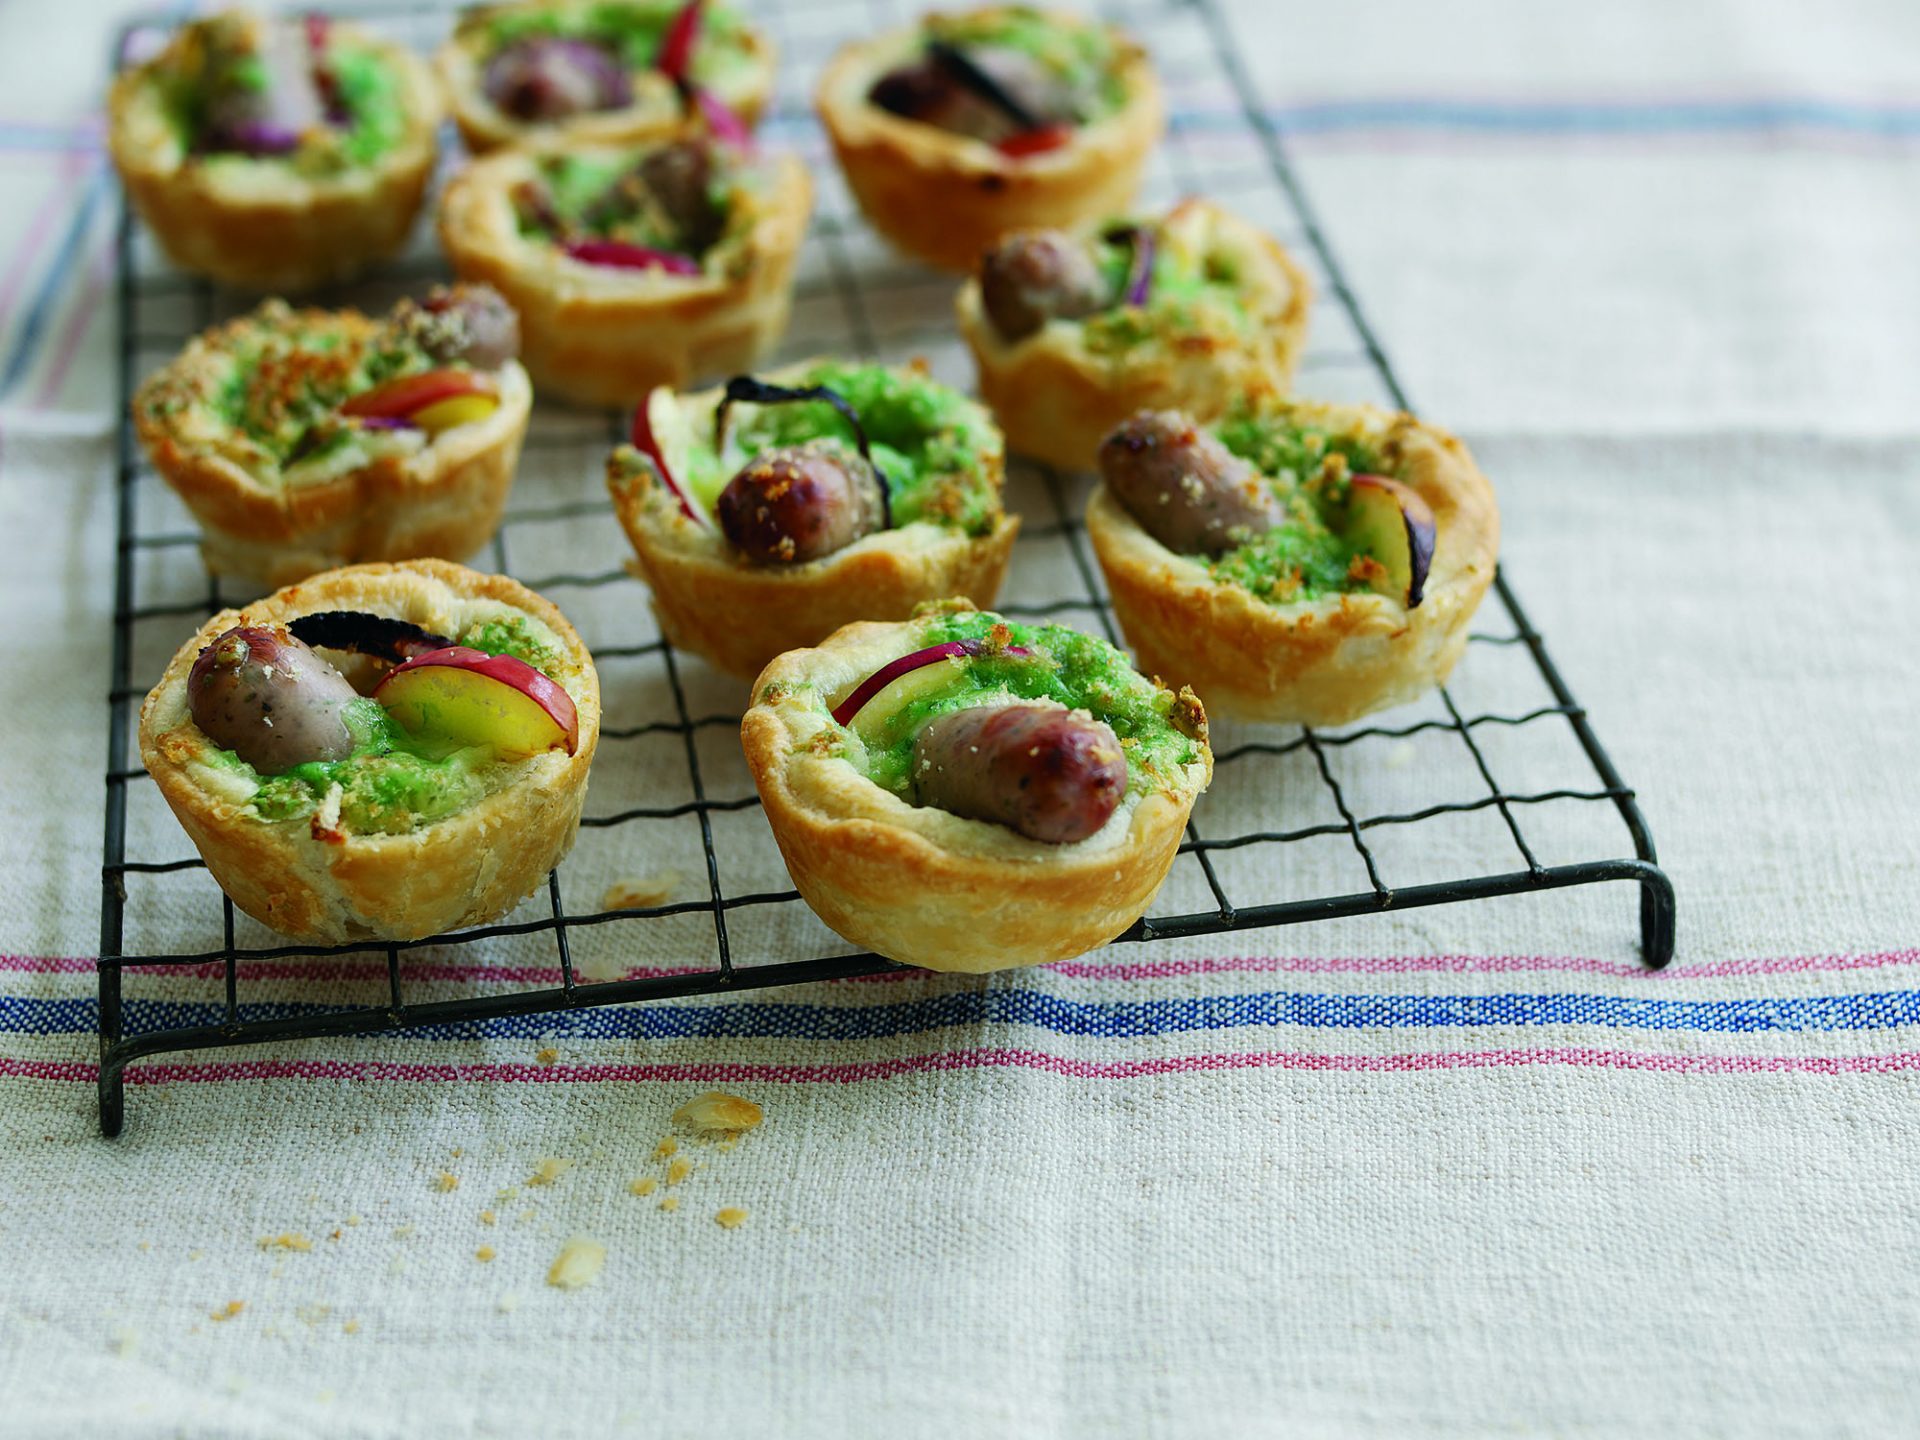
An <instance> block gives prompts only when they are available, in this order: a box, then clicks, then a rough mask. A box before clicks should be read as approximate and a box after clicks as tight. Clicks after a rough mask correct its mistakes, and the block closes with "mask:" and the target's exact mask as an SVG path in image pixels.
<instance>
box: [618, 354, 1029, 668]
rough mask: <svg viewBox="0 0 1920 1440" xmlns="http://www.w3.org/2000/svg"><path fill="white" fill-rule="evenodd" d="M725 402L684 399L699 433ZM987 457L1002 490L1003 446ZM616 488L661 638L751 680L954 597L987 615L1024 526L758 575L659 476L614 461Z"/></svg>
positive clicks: (925, 529)
mask: <svg viewBox="0 0 1920 1440" xmlns="http://www.w3.org/2000/svg"><path fill="white" fill-rule="evenodd" d="M808 369H809V367H808V366H807V365H799V366H794V367H792V368H790V369H788V370H785V371H781V372H776V373H775V374H773V375H771V376H769V377H767V378H770V379H773V380H776V381H782V380H784V382H785V383H793V382H794V381H796V380H798V379H799V378H800V377H801V376H803V375H804V374H805V373H806V371H807V370H808ZM720 395H721V392H720V391H719V390H717V389H716V390H708V391H704V392H702V393H700V394H697V395H683V396H679V397H676V401H677V404H678V405H679V406H680V407H682V408H683V409H685V410H687V411H690V412H691V414H692V417H693V418H692V420H691V423H692V424H693V425H694V426H696V427H703V428H705V429H710V428H711V425H712V415H713V411H714V408H715V406H717V405H718V404H719V401H720ZM656 403H657V402H656ZM995 435H996V439H997V432H995ZM981 459H982V461H983V462H984V463H985V465H986V466H987V467H988V473H989V474H990V476H991V478H992V482H993V485H994V487H995V488H996V489H998V488H999V486H1000V485H1001V483H1002V475H1003V470H1002V466H1003V456H1002V454H1001V451H1000V449H999V447H998V446H997V445H996V446H995V448H994V449H993V450H992V451H991V452H990V453H987V454H984V455H982V457H981ZM607 488H608V489H609V491H611V493H612V495H613V508H614V512H615V514H617V515H618V516H619V518H620V524H621V526H622V527H623V528H624V529H625V530H626V532H627V538H628V539H629V540H630V541H631V542H632V543H633V549H634V556H635V559H634V565H633V568H634V570H635V572H636V573H637V574H638V575H639V576H640V578H641V579H642V580H644V581H646V583H647V587H648V589H649V590H651V591H652V594H653V609H654V613H655V614H656V615H657V616H658V617H659V620H660V630H661V633H662V634H663V635H665V636H666V638H667V639H668V640H669V641H670V642H672V643H673V644H674V645H677V646H679V647H680V648H682V649H685V650H691V651H693V652H694V653H695V654H697V655H703V656H705V657H706V658H707V659H708V660H709V661H711V662H712V663H713V664H714V665H715V666H717V667H718V668H720V669H722V670H725V671H727V672H728V673H729V674H732V675H737V676H739V677H740V678H741V679H743V680H744V679H747V678H749V677H751V676H753V675H756V674H758V673H759V672H760V670H761V668H762V667H763V666H765V665H766V664H767V663H768V662H769V661H771V660H772V659H773V658H774V657H775V656H776V655H780V654H782V653H783V652H785V651H788V650H797V649H800V648H801V647H803V646H807V645H816V644H818V643H820V641H822V640H823V639H825V638H826V636H828V635H829V634H831V633H832V632H833V631H834V630H836V629H838V628H839V627H840V626H842V625H845V624H847V623H848V622H850V621H854V620H902V619H905V618H906V617H907V616H909V615H911V614H912V613H913V611H914V608H915V607H916V606H918V605H920V604H923V603H925V602H926V601H929V600H937V599H941V598H944V597H946V596H950V595H964V596H966V597H967V598H969V599H971V600H973V601H975V602H976V603H978V604H980V605H982V606H985V605H990V604H991V603H992V602H993V599H994V597H995V596H996V595H998V594H999V593H1000V584H1001V581H1002V580H1003V579H1005V577H1006V573H1007V562H1008V559H1009V558H1010V557H1011V555H1012V553H1013V542H1014V539H1015V537H1016V536H1017V535H1018V534H1019V532H1020V521H1019V519H1018V517H1016V516H1012V515H1005V514H1003V515H1002V516H1001V517H1000V518H999V521H998V523H997V524H996V525H995V526H994V528H993V529H992V530H991V531H990V532H988V533H987V534H985V535H977V536H976V535H968V534H966V533H965V532H964V531H962V530H958V529H954V528H951V527H948V526H945V525H940V524H937V523H935V522H934V521H931V520H917V521H914V522H912V523H911V524H907V525H902V526H900V527H898V528H897V529H892V530H881V531H876V532H875V533H873V534H871V535H866V536H863V537H862V538H860V539H859V540H856V541H855V542H854V543H853V544H851V545H849V546H847V547H846V548H845V549H844V550H838V551H835V552H834V553H833V554H831V555H827V556H824V557H822V558H821V559H818V560H812V561H808V562H806V563H804V564H799V565H782V566H768V565H752V564H748V563H747V562H745V561H743V560H742V559H740V558H739V556H738V554H737V552H735V550H734V549H733V547H732V546H731V545H730V544H728V543H727V540H726V537H725V536H724V535H723V534H721V532H720V529H719V527H718V526H717V525H716V524H714V523H713V522H712V521H711V519H710V518H709V519H708V520H707V521H706V522H705V523H702V522H700V521H695V520H690V519H688V518H687V516H686V514H685V513H684V512H683V511H682V510H681V508H680V502H679V500H678V499H677V498H676V497H675V496H674V495H673V493H672V492H671V491H669V490H668V489H667V488H666V487H665V486H664V485H662V484H661V483H660V482H659V481H658V480H657V479H655V478H654V473H653V470H652V469H651V467H646V468H642V469H641V470H639V471H638V472H637V473H635V472H632V471H628V470H622V469H621V468H620V467H619V466H618V465H617V463H613V462H610V463H609V465H608V469H607Z"/></svg>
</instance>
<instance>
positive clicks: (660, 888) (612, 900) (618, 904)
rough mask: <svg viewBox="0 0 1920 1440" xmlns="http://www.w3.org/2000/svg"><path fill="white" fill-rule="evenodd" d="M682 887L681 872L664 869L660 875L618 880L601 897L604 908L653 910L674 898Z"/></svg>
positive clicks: (601, 905) (601, 906) (602, 907)
mask: <svg viewBox="0 0 1920 1440" xmlns="http://www.w3.org/2000/svg"><path fill="white" fill-rule="evenodd" d="M679 888H680V872H679V871H677V870H663V871H661V872H660V873H659V874H658V875H646V876H641V877H639V878H637V879H633V880H616V881H614V882H613V884H611V885H609V886H608V887H607V893H606V894H604V895H602V896H601V897H600V908H601V909H602V910H651V909H652V908H653V907H654V906H656V905H664V904H666V903H667V902H668V901H669V900H671V899H673V897H674V893H675V892H676V891H677V890H679Z"/></svg>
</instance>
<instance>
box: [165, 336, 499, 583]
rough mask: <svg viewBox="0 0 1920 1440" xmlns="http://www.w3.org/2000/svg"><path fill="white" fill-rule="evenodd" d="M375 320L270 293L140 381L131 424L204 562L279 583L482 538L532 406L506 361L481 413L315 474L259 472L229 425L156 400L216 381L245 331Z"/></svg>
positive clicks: (493, 520)
mask: <svg viewBox="0 0 1920 1440" xmlns="http://www.w3.org/2000/svg"><path fill="white" fill-rule="evenodd" d="M376 324H377V322H375V321H373V320H371V319H369V318H368V317H366V316H364V315H361V314H359V313H358V312H356V311H324V310H305V311H297V312H296V311H293V310H289V309H288V308H287V307H286V306H284V305H282V304H280V303H279V302H277V301H272V302H269V303H268V304H267V305H265V306H262V307H261V308H260V309H259V310H257V311H255V312H254V313H253V314H252V315H248V316H243V317H241V318H240V319H238V320H234V321H231V322H229V324H227V325H225V326H219V327H216V328H215V329H213V330H209V331H208V332H206V333H205V334H204V335H201V336H199V337H197V338H196V339H194V340H193V341H192V342H190V343H189V344H188V346H187V348H186V349H185V350H184V351H182V352H181V354H180V355H179V356H178V358H176V359H175V360H174V361H173V362H172V363H171V364H170V365H168V366H167V367H166V368H165V369H164V370H161V371H159V372H158V373H156V374H155V375H153V376H150V377H149V378H148V379H147V381H146V383H145V384H143V385H142V386H141V387H140V391H139V393H138V394H137V395H136V396H135V397H134V404H133V417H134V429H135V431H136V433H137V434H138V435H139V437H140V443H141V445H142V447H143V448H144V449H145V450H146V452H147V456H148V458H149V459H151V460H152V462H153V466H154V468H155V469H156V470H157V471H159V473H160V476H161V478H162V479H164V480H165V481H166V482H167V484H168V485H169V486H171V487H172V488H173V490H174V492H175V493H176V494H178V495H179V496H180V498H181V499H182V500H183V501H185V502H186V505H187V508H188V509H190V510H192V511H193V514H194V518H195V519H196V520H198V521H199V522H200V527H201V532H202V539H201V547H200V548H201V554H202V556H203V557H204V558H205V560H206V563H207V567H208V568H209V569H210V570H214V571H217V572H219V573H221V574H231V575H238V576H242V577H244V578H247V579H250V580H255V581H259V582H260V583H262V584H266V585H288V584H291V583H293V582H294V581H295V580H300V579H303V578H305V577H306V576H308V575H312V574H314V573H316V572H318V571H321V570H328V569H332V568H334V567H336V566H340V565H348V564H355V563H358V562H361V561H370V560H411V559H414V558H416V557H421V556H438V557H440V558H443V559H454V560H463V559H465V558H466V557H468V556H469V555H472V554H473V553H474V552H475V551H477V550H479V549H480V547H481V546H483V545H485V544H486V543H487V542H488V541H489V540H491V539H492V538H493V534H494V531H496V530H497V529H499V527H500V516H501V513H502V512H503V511H504V510H505V508H506V503H507V492H508V491H509V490H510V489H511V488H512V485H513V475H514V469H515V467H516V466H517V465H518V463H519V459H520V445H521V442H522V441H523V440H524V439H525V438H526V433H527V422H528V420H529V418H530V417H531V415H532V411H533V388H532V386H531V385H530V384H529V383H528V380H527V374H526V371H525V370H523V369H521V368H520V366H519V364H518V363H514V362H510V363H508V364H507V365H505V366H502V367H501V368H500V369H499V370H498V371H496V372H493V373H494V374H495V376H496V378H497V381H498V391H499V400H500V403H499V405H498V406H497V407H496V408H495V410H494V411H493V413H492V414H491V415H488V416H486V417H485V418H483V419H480V420H476V421H473V422H471V423H470V424H466V425H460V426H456V427H454V428H453V429H450V430H446V431H443V432H441V433H440V434H439V435H436V436H433V437H431V438H425V437H423V438H424V443H423V444H422V445H421V446H420V448H418V449H415V450H412V451H388V452H384V453H375V454H372V455H370V456H368V457H367V458H366V462H365V463H363V464H359V465H356V466H354V467H353V468H350V469H345V470H340V471H338V472H337V473H328V474H327V475H326V476H325V478H318V477H315V478H311V479H308V478H301V479H299V480H296V481H288V480H286V479H284V478H282V477H279V476H275V477H273V478H271V479H265V480H263V479H262V478H261V477H260V475H259V474H258V473H257V468H256V467H255V466H254V465H252V464H249V463H246V462H245V461H244V459H243V458H242V457H240V456H237V455H235V454H234V453H233V446H232V444H231V431H230V427H228V426H227V425H226V423H225V422H224V421H222V420H221V419H220V418H219V417H217V416H215V415H212V414H210V413H208V410H207V407H206V406H205V405H201V404H192V405H185V406H178V407H176V406H172V405H168V404H162V403H158V401H159V397H160V396H161V395H162V394H163V393H166V392H173V393H179V392H185V391H193V390H195V389H196V388H198V385H199V382H200V381H201V380H202V379H203V378H204V379H206V380H208V381H212V382H217V378H218V376H219V375H220V374H222V373H224V369H225V367H226V365H227V364H228V360H227V358H226V357H227V352H228V348H229V346H230V345H231V344H232V343H233V342H234V340H235V339H236V338H237V337H238V336H240V335H241V334H242V333H244V331H245V329H246V328H247V327H251V326H257V325H267V326H274V325H303V326H318V325H326V326H330V327H334V328H336V329H338V330H339V331H340V332H341V334H342V335H343V336H345V337H349V338H354V337H361V336H364V335H365V334H367V333H368V332H369V331H370V330H371V329H372V327H374V326H375V325H376Z"/></svg>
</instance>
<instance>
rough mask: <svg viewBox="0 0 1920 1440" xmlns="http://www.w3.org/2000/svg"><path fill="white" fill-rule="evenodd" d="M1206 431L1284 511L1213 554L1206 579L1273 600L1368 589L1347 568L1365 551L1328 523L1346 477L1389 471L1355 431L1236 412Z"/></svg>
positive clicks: (1344, 489)
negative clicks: (1249, 467) (1252, 471)
mask: <svg viewBox="0 0 1920 1440" xmlns="http://www.w3.org/2000/svg"><path fill="white" fill-rule="evenodd" d="M1214 433H1215V434H1216V435H1217V436H1218V437H1219V438H1220V441H1221V443H1222V444H1224V445H1225V446H1226V447H1227V449H1229V450H1231V451H1232V452H1233V453H1234V454H1235V455H1238V456H1240V457H1241V458H1242V459H1244V460H1248V461H1250V462H1252V464H1253V465H1254V466H1255V467H1256V468H1257V469H1258V470H1259V471H1260V472H1261V473H1262V474H1263V475H1265V476H1266V477H1267V478H1268V480H1269V482H1270V483H1271V484H1272V486H1273V490H1274V493H1275V494H1276V495H1277V496H1279V497H1280V500H1281V502H1282V503H1283V504H1284V505H1285V507H1286V510H1287V513H1288V517H1289V518H1288V520H1287V522H1286V523H1285V524H1282V525H1278V526H1275V527H1274V528H1273V529H1272V530H1269V531H1267V532H1266V533H1265V534H1264V535H1258V536H1255V537H1254V538H1253V539H1251V540H1249V541H1248V542H1247V543H1246V544H1245V545H1242V546H1240V547H1239V548H1238V549H1235V550H1229V551H1228V552H1227V553H1226V554H1224V555H1222V556H1220V557H1219V558H1218V559H1216V560H1214V561H1213V562H1212V563H1211V564H1210V565H1209V566H1208V570H1209V572H1210V573H1211V574H1212V576H1213V578H1214V579H1216V580H1219V581H1222V582H1225V583H1229V584H1234V585H1239V586H1242V587H1244V588H1245V589H1247V590H1250V591H1252V592H1253V593H1254V594H1255V595H1258V596H1259V597H1260V598H1261V599H1263V600H1267V601H1270V602H1272V603H1273V604H1276V605H1289V604H1294V603H1296V602H1300V601H1312V600H1319V599H1323V598H1325V597H1326V596H1329V595H1344V594H1351V593H1354V592H1357V591H1363V590H1367V589H1370V588H1371V587H1370V586H1369V585H1368V583H1367V582H1366V580H1365V579H1364V578H1363V577H1361V576H1359V575H1356V574H1355V573H1354V561H1355V559H1356V557H1358V556H1360V555H1363V554H1364V553H1365V552H1364V551H1362V550H1360V549H1358V548H1357V547H1355V546H1354V545H1351V544H1349V543H1348V542H1347V541H1346V540H1344V539H1343V538H1341V536H1340V535H1339V534H1338V533H1337V531H1336V530H1335V529H1334V528H1333V526H1332V524H1331V523H1330V521H1331V519H1332V517H1334V516H1336V515H1338V513H1339V512H1340V509H1341V507H1342V506H1343V505H1344V504H1345V501H1346V494H1347V485H1348V482H1349V477H1351V476H1352V475H1354V474H1356V473H1359V474H1374V475H1379V474H1388V473H1390V472H1389V471H1388V470H1387V469H1385V468H1383V467H1384V463H1385V462H1384V460H1383V457H1382V456H1381V454H1380V452H1379V451H1378V450H1376V449H1375V448H1374V447H1373V446H1371V445H1369V444H1368V443H1367V442H1366V441H1364V440H1362V439H1360V438H1359V437H1357V436H1352V435H1342V434H1339V433H1337V432H1335V431H1332V430H1328V429H1325V428H1324V427H1319V426H1313V425H1302V424H1299V423H1297V422H1295V421H1293V420H1291V419H1288V418H1286V417H1284V416H1279V415H1261V414H1257V413H1252V412H1249V411H1244V410H1243V411H1241V412H1238V413H1236V414H1234V415H1231V416H1229V417H1228V418H1227V419H1226V420H1225V421H1223V422H1222V423H1221V424H1220V425H1219V426H1217V427H1216V428H1215V431H1214Z"/></svg>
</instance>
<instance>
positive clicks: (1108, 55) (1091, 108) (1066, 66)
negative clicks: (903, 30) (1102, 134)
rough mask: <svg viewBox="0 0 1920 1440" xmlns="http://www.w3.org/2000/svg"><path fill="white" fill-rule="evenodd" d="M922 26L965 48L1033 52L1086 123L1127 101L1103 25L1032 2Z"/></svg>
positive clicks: (938, 18) (931, 20)
mask: <svg viewBox="0 0 1920 1440" xmlns="http://www.w3.org/2000/svg"><path fill="white" fill-rule="evenodd" d="M924 28H925V32H926V35H927V38H928V39H929V40H942V41H945V42H946V43H947V44H949V45H954V46H957V47H959V48H961V49H967V48H970V47H975V46H983V45H986V46H999V47H1004V48H1006V49H1009V50H1019V51H1021V52H1023V53H1024V54H1027V55H1031V56H1032V57H1033V58H1034V59H1036V60H1038V61H1039V62H1040V63H1041V64H1042V65H1044V66H1045V67H1046V68H1047V69H1048V70H1049V71H1051V72H1052V73H1053V74H1054V75H1055V76H1056V77H1057V78H1058V79H1059V80H1060V81H1061V83H1062V84H1064V85H1065V86H1066V87H1067V88H1068V89H1069V90H1071V91H1072V92H1073V94H1074V96H1075V97H1076V99H1077V101H1078V106H1079V111H1080V116H1079V118H1080V122H1081V123H1082V124H1091V123H1092V122H1093V121H1096V120H1104V119H1105V118H1106V117H1107V116H1109V115H1111V114H1112V113H1113V112H1114V111H1116V110H1118V109H1119V108H1120V107H1121V106H1123V105H1125V104H1126V102H1127V91H1126V86H1125V85H1124V84H1123V83H1122V82H1121V80H1120V77H1119V76H1118V75H1117V74H1116V73H1115V70H1114V59H1115V56H1114V46H1113V40H1112V38H1111V37H1110V36H1109V35H1108V33H1107V31H1106V30H1105V29H1103V28H1101V27H1099V26H1094V25H1085V26H1083V25H1070V24H1062V23H1060V22H1059V21H1058V20H1057V19H1055V18H1053V17H1052V16H1049V15H1048V14H1047V13H1046V12H1045V11H1042V10H1036V9H1034V8H1032V7H1030V6H1026V5H1000V6H994V7H992V8H990V9H987V10H982V11H978V12H976V13H974V14H970V15H929V16H928V17H927V19H926V21H925V26H924Z"/></svg>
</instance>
